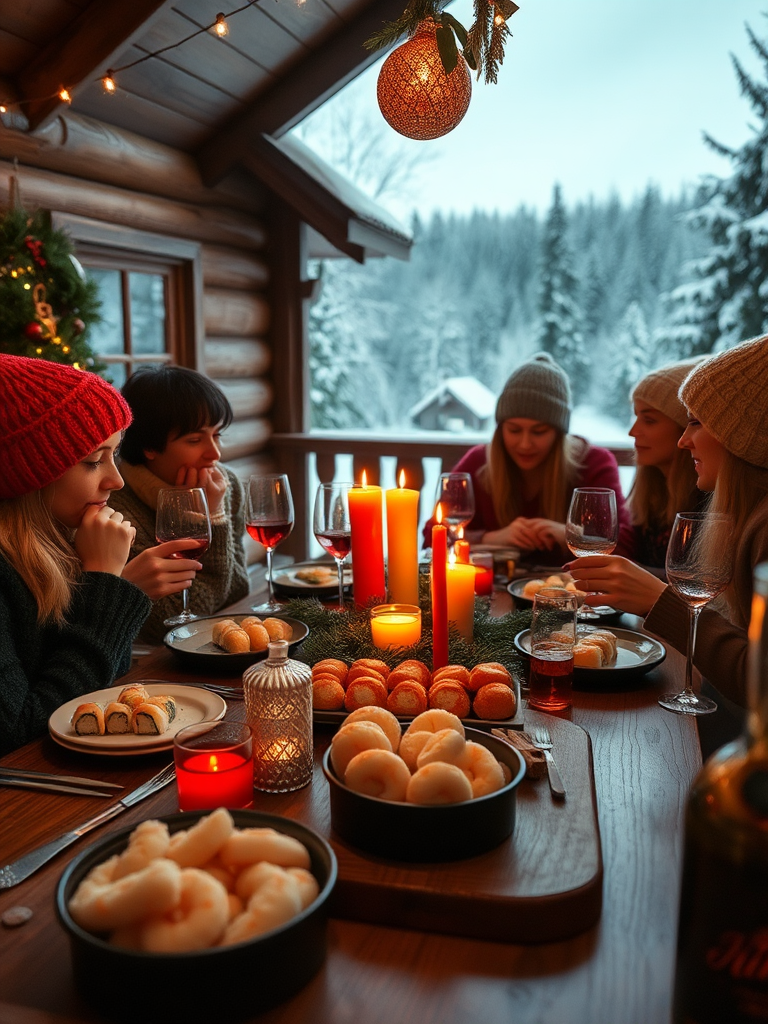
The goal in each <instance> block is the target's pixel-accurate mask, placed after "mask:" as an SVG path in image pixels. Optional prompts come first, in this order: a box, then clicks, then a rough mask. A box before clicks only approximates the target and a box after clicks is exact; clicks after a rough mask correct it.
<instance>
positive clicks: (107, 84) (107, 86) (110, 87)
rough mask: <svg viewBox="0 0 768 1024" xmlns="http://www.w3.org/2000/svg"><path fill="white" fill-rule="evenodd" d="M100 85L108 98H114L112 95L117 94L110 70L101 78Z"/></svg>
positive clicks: (115, 83)
mask: <svg viewBox="0 0 768 1024" xmlns="http://www.w3.org/2000/svg"><path fill="white" fill-rule="evenodd" d="M101 85H102V88H103V89H104V92H105V93H107V95H108V96H114V94H115V93H116V92H117V82H116V81H115V79H114V76H113V74H112V69H111V68H110V70H109V71H107V73H106V75H104V77H103V78H102V80H101Z"/></svg>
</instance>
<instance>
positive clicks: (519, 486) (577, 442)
mask: <svg viewBox="0 0 768 1024" xmlns="http://www.w3.org/2000/svg"><path fill="white" fill-rule="evenodd" d="M502 426H503V424H501V423H500V424H499V425H498V426H497V427H496V430H495V431H494V433H493V437H492V438H491V443H490V444H489V445H488V458H487V461H486V463H485V465H484V466H482V467H481V469H480V471H479V473H478V479H479V481H480V483H481V484H482V485H483V487H484V488H485V489H486V490H487V491H488V493H489V494H490V495H491V498H492V499H493V510H494V512H495V513H496V519H497V520H498V522H499V523H502V524H504V523H511V522H512V520H513V519H516V518H517V517H518V516H519V515H521V514H522V507H523V503H522V493H523V475H522V473H521V471H520V469H519V468H518V466H517V464H516V463H515V461H514V459H513V458H512V457H511V455H510V454H509V452H508V451H507V449H506V447H505V446H504V438H503V436H502ZM587 447H588V445H587V442H586V441H584V440H583V438H580V437H574V436H573V434H564V433H563V431H562V430H557V437H556V438H555V443H554V444H553V445H552V448H551V450H550V452H549V454H548V455H547V457H546V459H545V460H544V462H543V464H542V466H543V470H544V483H543V485H542V488H541V493H540V494H539V496H538V497H539V503H540V506H541V515H542V517H543V518H545V519H552V520H554V521H555V522H558V523H564V522H565V519H566V516H567V515H568V503H569V500H570V491H571V489H572V487H573V485H574V484H575V482H576V480H577V479H578V475H579V472H580V470H581V469H582V466H583V458H584V456H585V454H586V451H587Z"/></svg>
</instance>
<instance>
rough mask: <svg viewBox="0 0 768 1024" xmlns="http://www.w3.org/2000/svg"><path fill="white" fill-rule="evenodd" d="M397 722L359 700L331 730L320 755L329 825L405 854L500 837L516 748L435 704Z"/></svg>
mask: <svg viewBox="0 0 768 1024" xmlns="http://www.w3.org/2000/svg"><path fill="white" fill-rule="evenodd" d="M387 716H389V717H387ZM390 718H391V719H394V724H393V723H392V722H390V720H389V719H390ZM401 728H402V727H401V726H400V723H399V722H398V721H397V719H396V718H394V715H391V714H390V712H388V711H386V710H384V709H383V708H361V709H359V710H358V711H355V712H352V714H351V715H349V716H348V718H347V719H345V722H344V724H343V725H342V727H341V728H340V729H339V731H338V732H337V733H336V734H335V736H334V738H333V740H332V742H331V746H330V747H329V748H328V749H327V750H326V752H325V755H324V757H323V771H324V773H325V777H326V779H327V780H328V785H329V787H330V805H331V827H332V829H333V831H334V833H335V834H336V835H337V836H338V837H339V838H341V839H343V840H344V841H345V842H347V843H349V844H350V845H351V846H354V847H357V848H358V849H360V850H362V851H364V852H366V853H371V854H374V855H375V856H377V857H383V858H386V859H388V860H396V861H406V862H426V861H432V862H440V861H454V860H463V859H464V858H466V857H475V856H477V855H479V854H481V853H486V852H487V851H488V850H491V849H493V848H494V847H496V846H499V845H500V844H501V843H503V842H505V841H506V840H508V839H509V837H510V836H511V835H512V833H513V831H514V827H515V816H516V807H517V787H518V785H519V784H520V782H521V781H522V779H523V776H524V775H525V762H524V761H523V758H522V757H521V755H520V753H519V752H518V751H517V750H515V749H514V748H513V747H511V746H510V745H509V744H507V743H504V741H503V740H500V739H497V738H496V737H495V736H492V735H490V734H489V733H486V732H483V731H481V730H479V729H466V728H465V727H464V724H463V722H462V721H461V719H459V718H457V717H456V716H455V715H452V714H451V713H450V712H447V711H442V710H441V709H432V710H430V711H426V712H424V714H423V715H419V716H417V717H416V718H415V719H414V720H413V722H412V723H411V725H410V726H409V727H408V729H407V730H406V731H405V732H402V731H401ZM377 729H378V732H376V731H375V730H377ZM378 733H383V734H384V739H382V737H381V736H379V735H378Z"/></svg>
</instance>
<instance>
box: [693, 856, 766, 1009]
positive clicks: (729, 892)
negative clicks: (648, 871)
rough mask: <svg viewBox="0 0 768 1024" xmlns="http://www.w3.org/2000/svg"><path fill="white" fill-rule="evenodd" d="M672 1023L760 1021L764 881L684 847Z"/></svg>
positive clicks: (756, 868) (758, 872)
mask: <svg viewBox="0 0 768 1024" xmlns="http://www.w3.org/2000/svg"><path fill="white" fill-rule="evenodd" d="M675 1021H677V1022H680V1024H756V1022H757V1021H761V1022H762V1024H765V1022H766V1021H768V877H766V871H765V868H764V867H763V866H760V865H745V864H736V863H732V862H730V861H725V860H723V859H720V858H718V857H716V856H714V855H713V854H712V853H711V852H709V851H706V850H702V849H701V848H700V847H698V846H696V845H695V844H694V843H692V842H690V843H689V844H688V847H687V849H686V855H685V862H684V869H683V889H682V895H681V902H680V928H679V933H678V961H677V976H676V979H675Z"/></svg>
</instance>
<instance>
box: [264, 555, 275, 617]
mask: <svg viewBox="0 0 768 1024" xmlns="http://www.w3.org/2000/svg"><path fill="white" fill-rule="evenodd" d="M266 550H267V581H268V584H269V604H274V603H275V591H274V588H273V586H272V552H273V551H274V550H275V549H274V548H267V549H266Z"/></svg>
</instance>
